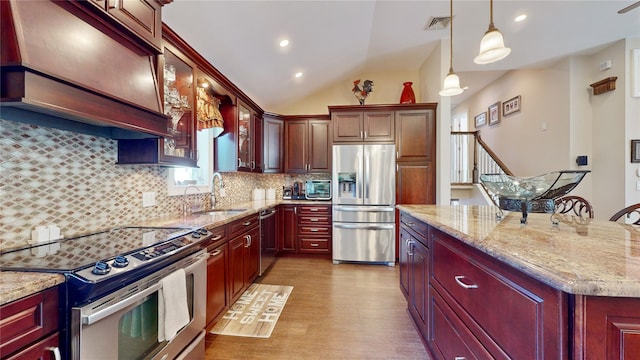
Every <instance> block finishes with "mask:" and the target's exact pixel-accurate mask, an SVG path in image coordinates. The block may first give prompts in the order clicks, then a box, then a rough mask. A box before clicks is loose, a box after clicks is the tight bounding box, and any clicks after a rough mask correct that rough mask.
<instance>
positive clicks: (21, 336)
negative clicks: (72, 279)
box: [0, 286, 60, 360]
mask: <svg viewBox="0 0 640 360" xmlns="http://www.w3.org/2000/svg"><path fill="white" fill-rule="evenodd" d="M58 289H59V288H58V287H57V286H56V287H52V288H49V289H47V290H44V291H41V292H39V293H36V294H33V295H30V296H28V297H25V298H23V299H20V300H16V301H13V302H10V303H8V304H4V305H2V306H1V307H0V354H1V355H2V359H52V360H53V359H54V358H55V357H54V349H58V347H59V332H58V331H59V316H60V314H59V306H58V303H59V301H58Z"/></svg>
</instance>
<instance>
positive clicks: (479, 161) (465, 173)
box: [451, 131, 513, 185]
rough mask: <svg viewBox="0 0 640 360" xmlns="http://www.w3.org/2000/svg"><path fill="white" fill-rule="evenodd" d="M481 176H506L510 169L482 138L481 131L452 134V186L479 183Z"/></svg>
mask: <svg viewBox="0 0 640 360" xmlns="http://www.w3.org/2000/svg"><path fill="white" fill-rule="evenodd" d="M480 174H506V175H511V176H513V173H512V172H511V170H509V168H508V167H507V166H506V165H505V164H504V162H502V160H500V158H499V157H498V155H496V153H495V152H493V150H491V148H490V147H489V146H488V145H487V144H486V143H485V142H484V141H482V139H481V138H480V132H479V131H452V132H451V184H452V185H470V184H474V183H478V181H479V180H478V178H479V176H480Z"/></svg>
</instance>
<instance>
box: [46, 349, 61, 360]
mask: <svg viewBox="0 0 640 360" xmlns="http://www.w3.org/2000/svg"><path fill="white" fill-rule="evenodd" d="M47 350H49V351H51V352H52V353H53V358H54V359H55V360H60V359H62V356H60V349H59V348H58V347H57V346H52V347H48V348H47Z"/></svg>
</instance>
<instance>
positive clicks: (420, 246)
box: [398, 214, 430, 339]
mask: <svg viewBox="0 0 640 360" xmlns="http://www.w3.org/2000/svg"><path fill="white" fill-rule="evenodd" d="M400 224H401V225H400V237H399V241H400V247H399V248H400V252H399V255H398V256H399V265H400V290H401V291H402V293H403V294H404V296H405V298H406V299H407V308H408V309H409V314H410V315H411V318H412V319H413V321H414V322H415V324H416V326H417V328H418V330H419V331H420V333H421V334H422V336H423V337H424V338H425V339H428V338H429V306H428V305H429V277H430V254H429V243H428V234H429V231H428V228H427V226H425V225H424V224H423V223H422V222H420V221H418V220H416V219H415V218H413V217H411V216H409V215H406V214H402V215H401V222H400Z"/></svg>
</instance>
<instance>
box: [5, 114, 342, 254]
mask: <svg viewBox="0 0 640 360" xmlns="http://www.w3.org/2000/svg"><path fill="white" fill-rule="evenodd" d="M0 149H2V150H1V151H2V154H1V156H0V250H2V249H8V248H14V247H18V246H24V245H27V240H29V239H30V237H31V230H33V229H34V228H35V227H36V226H40V225H51V224H56V225H58V226H59V227H60V229H61V233H62V234H63V235H64V236H65V237H72V236H76V235H80V234H86V233H90V232H95V231H98V230H103V229H107V228H112V227H116V226H123V225H129V224H135V223H139V222H141V221H145V220H149V219H153V218H159V217H165V216H177V215H180V214H181V213H182V197H181V196H168V193H167V185H166V182H167V175H168V169H167V168H164V167H160V166H149V165H116V159H117V141H116V140H111V139H106V138H101V137H96V136H91V135H85V134H78V133H73V132H69V131H63V130H58V129H52V128H46V127H40V126H35V125H28V124H23V123H18V122H13V121H6V120H2V119H0ZM222 176H223V178H224V183H225V189H226V196H225V197H224V198H222V197H220V196H217V200H218V204H217V207H228V206H232V204H233V203H237V202H244V201H250V200H251V193H252V189H254V188H264V189H269V188H274V189H276V197H277V198H281V197H282V186H283V185H284V184H285V182H286V181H293V180H302V181H304V180H307V179H317V178H320V179H322V178H324V179H328V178H330V175H328V174H326V175H300V176H297V175H296V176H294V175H285V174H245V173H223V174H222ZM146 191H155V192H156V204H157V205H156V206H153V207H146V208H143V207H142V193H143V192H146ZM189 197H190V199H189V200H190V201H195V202H202V203H203V204H205V203H207V202H208V198H209V197H208V196H205V195H189Z"/></svg>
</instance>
